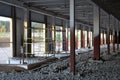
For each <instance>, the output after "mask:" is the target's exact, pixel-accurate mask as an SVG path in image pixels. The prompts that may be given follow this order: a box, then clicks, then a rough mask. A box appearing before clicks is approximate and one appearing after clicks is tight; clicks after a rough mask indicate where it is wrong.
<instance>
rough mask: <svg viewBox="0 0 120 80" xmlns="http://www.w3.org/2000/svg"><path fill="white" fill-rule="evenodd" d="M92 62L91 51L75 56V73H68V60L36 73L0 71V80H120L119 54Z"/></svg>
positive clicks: (102, 57) (104, 56)
mask: <svg viewBox="0 0 120 80" xmlns="http://www.w3.org/2000/svg"><path fill="white" fill-rule="evenodd" d="M101 54H102V56H101V60H99V61H94V60H92V57H93V51H90V52H88V53H84V54H79V55H77V56H76V66H75V67H76V73H75V75H72V74H71V73H70V68H69V62H70V59H69V58H67V59H65V60H58V61H56V62H54V63H51V64H49V65H48V66H46V67H43V68H41V69H39V70H37V71H25V72H16V71H14V70H13V71H8V72H5V71H1V72H0V80H120V54H116V53H113V54H112V55H109V56H108V55H106V49H102V51H101Z"/></svg>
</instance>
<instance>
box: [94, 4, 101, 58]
mask: <svg viewBox="0 0 120 80" xmlns="http://www.w3.org/2000/svg"><path fill="white" fill-rule="evenodd" d="M93 34H94V60H99V59H100V8H99V7H98V6H97V5H95V4H94V33H93Z"/></svg>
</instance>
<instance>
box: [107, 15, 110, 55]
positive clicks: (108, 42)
mask: <svg viewBox="0 0 120 80" xmlns="http://www.w3.org/2000/svg"><path fill="white" fill-rule="evenodd" d="M108 17H109V18H108V26H107V51H108V55H109V54H110V15H109V16H108Z"/></svg>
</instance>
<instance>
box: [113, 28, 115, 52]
mask: <svg viewBox="0 0 120 80" xmlns="http://www.w3.org/2000/svg"><path fill="white" fill-rule="evenodd" d="M112 34H113V52H115V31H114V30H113V32H112Z"/></svg>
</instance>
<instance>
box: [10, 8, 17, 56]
mask: <svg viewBox="0 0 120 80" xmlns="http://www.w3.org/2000/svg"><path fill="white" fill-rule="evenodd" d="M11 16H12V27H13V28H12V30H13V32H12V36H13V37H12V38H13V55H12V56H13V57H16V56H17V38H16V37H17V35H16V34H17V29H16V8H15V7H14V6H11Z"/></svg>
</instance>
